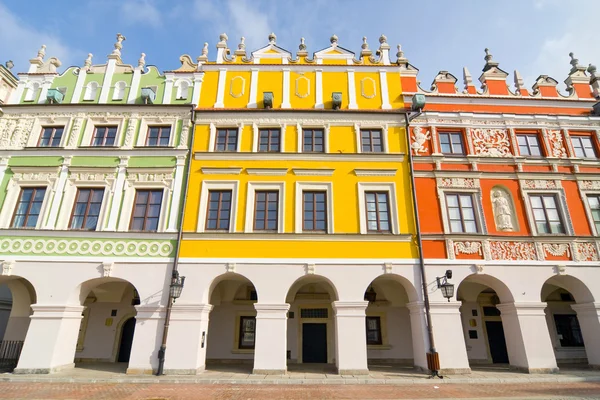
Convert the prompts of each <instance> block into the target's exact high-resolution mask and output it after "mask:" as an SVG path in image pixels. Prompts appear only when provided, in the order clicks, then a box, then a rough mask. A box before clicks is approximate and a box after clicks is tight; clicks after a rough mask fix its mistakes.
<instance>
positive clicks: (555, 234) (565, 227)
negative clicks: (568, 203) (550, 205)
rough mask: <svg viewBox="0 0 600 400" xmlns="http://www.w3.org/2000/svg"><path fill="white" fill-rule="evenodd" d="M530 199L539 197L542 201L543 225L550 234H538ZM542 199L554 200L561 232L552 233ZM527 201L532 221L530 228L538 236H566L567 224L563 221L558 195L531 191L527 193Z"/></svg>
mask: <svg viewBox="0 0 600 400" xmlns="http://www.w3.org/2000/svg"><path fill="white" fill-rule="evenodd" d="M532 197H540V198H541V201H542V210H543V211H544V218H545V224H546V225H547V227H548V228H549V230H550V232H540V231H539V229H538V226H537V224H538V222H537V220H536V219H535V213H534V210H536V208H534V207H533V204H532ZM544 197H552V198H553V199H554V204H555V205H556V213H557V214H558V219H559V222H560V226H561V228H562V232H552V226H551V225H550V220H549V219H548V210H547V209H546V205H545V203H544ZM527 200H528V206H529V208H530V210H531V216H532V219H533V226H532V228H534V229H535V231H536V233H537V234H538V235H540V236H564V235H567V234H568V231H567V224H566V223H565V219H564V214H563V212H564V210H562V204H561V201H560V198H559V195H557V194H556V193H551V192H548V193H545V192H537V191H532V192H530V193H527Z"/></svg>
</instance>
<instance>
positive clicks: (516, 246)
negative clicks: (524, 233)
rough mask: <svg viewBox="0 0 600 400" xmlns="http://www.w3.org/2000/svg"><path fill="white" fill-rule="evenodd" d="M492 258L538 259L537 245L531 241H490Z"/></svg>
mask: <svg viewBox="0 0 600 400" xmlns="http://www.w3.org/2000/svg"><path fill="white" fill-rule="evenodd" d="M489 247H490V256H491V259H492V260H537V259H538V257H537V252H536V250H535V245H534V244H533V243H529V242H497V241H489Z"/></svg>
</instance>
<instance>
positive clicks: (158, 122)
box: [130, 117, 187, 148]
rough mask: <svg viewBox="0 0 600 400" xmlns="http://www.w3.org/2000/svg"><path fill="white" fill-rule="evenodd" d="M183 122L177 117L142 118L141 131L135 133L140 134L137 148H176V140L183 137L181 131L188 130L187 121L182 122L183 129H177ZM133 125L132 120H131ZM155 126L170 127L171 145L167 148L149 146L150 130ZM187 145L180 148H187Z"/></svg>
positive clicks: (136, 143)
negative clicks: (147, 141)
mask: <svg viewBox="0 0 600 400" xmlns="http://www.w3.org/2000/svg"><path fill="white" fill-rule="evenodd" d="M179 121H182V120H180V119H178V118H177V117H142V118H141V120H140V123H139V129H137V130H135V131H134V133H135V132H139V133H138V136H137V140H136V142H135V147H147V148H156V147H158V148H165V147H174V146H175V139H176V138H177V137H179V136H181V129H187V125H186V122H185V121H182V122H183V123H182V124H181V129H177V126H178V122H179ZM130 123H131V120H130ZM154 126H165V127H166V126H170V127H171V135H170V138H169V144H168V145H166V146H147V145H146V139H147V137H148V133H149V128H151V127H154ZM185 146H187V143H180V144H179V147H185Z"/></svg>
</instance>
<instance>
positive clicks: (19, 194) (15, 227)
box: [9, 185, 48, 229]
mask: <svg viewBox="0 0 600 400" xmlns="http://www.w3.org/2000/svg"><path fill="white" fill-rule="evenodd" d="M19 189H20V190H19V193H18V197H17V201H16V203H15V205H14V207H13V212H12V217H11V219H10V225H9V228H10V229H39V226H40V224H41V222H42V220H43V219H44V211H45V207H44V205H45V203H46V196H47V194H48V186H37V185H35V186H33V185H32V186H21V187H20V188H19ZM40 189H43V190H44V197H43V198H42V201H41V204H40V212H39V213H38V215H37V219H36V221H35V226H33V227H28V226H26V224H27V222H28V221H29V217H30V214H29V212H30V210H31V205H32V204H33V203H35V201H32V200H30V201H29V202H28V205H27V212H26V213H25V214H24V215H25V221H24V223H23V226H15V225H14V224H15V219H16V217H17V210H18V208H19V204H20V203H21V199H22V198H23V192H24V191H25V190H33V191H34V192H33V193H32V199H34V198H35V195H36V194H37V191H38V190H40Z"/></svg>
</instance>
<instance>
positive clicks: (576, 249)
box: [573, 242, 598, 261]
mask: <svg viewBox="0 0 600 400" xmlns="http://www.w3.org/2000/svg"><path fill="white" fill-rule="evenodd" d="M573 255H574V258H575V261H598V250H597V249H596V245H595V244H594V243H589V242H584V243H581V242H575V243H573Z"/></svg>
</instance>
